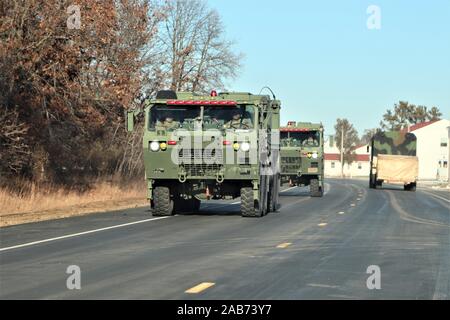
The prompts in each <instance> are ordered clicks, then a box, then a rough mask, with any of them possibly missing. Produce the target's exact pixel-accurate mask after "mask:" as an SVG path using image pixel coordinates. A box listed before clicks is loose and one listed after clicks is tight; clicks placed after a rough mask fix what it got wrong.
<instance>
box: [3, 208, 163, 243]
mask: <svg viewBox="0 0 450 320" xmlns="http://www.w3.org/2000/svg"><path fill="white" fill-rule="evenodd" d="M167 218H170V217H160V218H153V219H147V220H141V221H136V222H131V223H125V224H120V225H117V226H112V227H107V228H101V229H95V230H90V231H85V232H79V233H74V234H68V235H66V236H61V237H56V238H50V239H45V240H40V241H34V242H29V243H24V244H19V245H17V246H12V247H6V248H0V252H3V251H8V250H12V249H18V248H24V247H30V246H34V245H36V244H41V243H47V242H52V241H57V240H62V239H68V238H74V237H78V236H84V235H86V234H91V233H96V232H101V231H106V230H112V229H118V228H123V227H128V226H132V225H136V224H141V223H146V222H152V221H157V220H162V219H167Z"/></svg>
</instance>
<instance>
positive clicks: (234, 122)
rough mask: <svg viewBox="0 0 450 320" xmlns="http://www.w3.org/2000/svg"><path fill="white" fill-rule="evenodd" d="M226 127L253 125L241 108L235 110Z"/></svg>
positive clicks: (238, 127) (251, 126) (250, 126)
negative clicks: (243, 114)
mask: <svg viewBox="0 0 450 320" xmlns="http://www.w3.org/2000/svg"><path fill="white" fill-rule="evenodd" d="M224 127H225V129H252V128H253V125H252V123H251V121H250V120H249V119H246V118H245V117H244V118H243V117H242V114H241V112H240V111H239V110H236V111H234V112H233V118H232V119H231V120H230V121H228V122H227V123H226V124H225V125H224Z"/></svg>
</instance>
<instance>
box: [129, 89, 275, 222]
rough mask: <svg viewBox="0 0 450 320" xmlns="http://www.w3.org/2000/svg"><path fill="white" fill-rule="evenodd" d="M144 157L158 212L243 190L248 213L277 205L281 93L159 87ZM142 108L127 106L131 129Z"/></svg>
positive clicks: (149, 110) (148, 114)
mask: <svg viewBox="0 0 450 320" xmlns="http://www.w3.org/2000/svg"><path fill="white" fill-rule="evenodd" d="M144 113H145V133H144V137H143V148H144V162H145V172H146V180H147V183H148V198H149V200H150V204H151V209H152V212H153V215H155V216H169V215H172V214H175V213H178V212H183V211H191V212H192V211H197V210H199V208H200V202H201V200H219V199H235V198H238V197H241V213H242V216H244V217H261V216H264V215H265V214H267V213H268V212H271V211H276V210H277V207H278V202H279V201H278V193H279V188H280V187H279V186H280V173H279V148H280V147H279V125H280V115H279V114H280V101H278V100H275V97H273V99H272V98H271V97H270V96H265V95H253V94H251V93H220V94H217V93H216V92H215V91H213V92H212V93H211V95H197V94H192V93H185V92H173V91H160V92H158V94H157V95H156V97H155V98H153V99H151V100H148V101H147V102H146V104H145V110H144ZM135 115H136V112H129V113H128V128H129V130H132V128H133V126H134V117H135Z"/></svg>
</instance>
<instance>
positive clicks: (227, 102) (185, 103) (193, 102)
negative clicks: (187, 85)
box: [167, 100, 237, 106]
mask: <svg viewBox="0 0 450 320" xmlns="http://www.w3.org/2000/svg"><path fill="white" fill-rule="evenodd" d="M167 104H168V105H172V106H173V105H175V106H211V105H212V106H235V105H237V103H236V101H231V100H212V101H196V100H168V101H167Z"/></svg>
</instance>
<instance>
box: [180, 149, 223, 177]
mask: <svg viewBox="0 0 450 320" xmlns="http://www.w3.org/2000/svg"><path fill="white" fill-rule="evenodd" d="M178 165H180V166H182V167H183V168H184V171H185V172H186V175H188V176H191V177H202V176H216V175H217V173H218V172H219V171H220V170H221V168H222V166H223V152H222V150H215V149H214V150H202V149H190V150H189V149H184V150H180V151H179V153H178Z"/></svg>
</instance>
